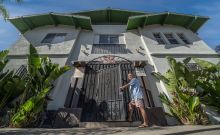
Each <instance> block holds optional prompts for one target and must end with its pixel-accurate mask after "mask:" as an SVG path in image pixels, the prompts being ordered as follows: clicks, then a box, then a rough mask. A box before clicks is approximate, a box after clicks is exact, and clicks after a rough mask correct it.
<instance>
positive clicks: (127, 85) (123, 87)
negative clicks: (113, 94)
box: [120, 83, 130, 90]
mask: <svg viewBox="0 0 220 135" xmlns="http://www.w3.org/2000/svg"><path fill="white" fill-rule="evenodd" d="M129 85H130V84H129V83H128V84H125V85H124V86H121V87H120V90H124V89H125V88H127V87H129Z"/></svg>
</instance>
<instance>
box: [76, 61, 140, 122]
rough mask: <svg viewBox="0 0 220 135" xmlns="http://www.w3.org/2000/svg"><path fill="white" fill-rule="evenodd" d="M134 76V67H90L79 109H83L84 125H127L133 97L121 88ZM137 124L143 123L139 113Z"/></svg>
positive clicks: (98, 64) (122, 64)
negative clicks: (108, 122)
mask: <svg viewBox="0 0 220 135" xmlns="http://www.w3.org/2000/svg"><path fill="white" fill-rule="evenodd" d="M129 72H133V73H134V67H133V66H132V64H131V63H127V62H124V63H117V64H116V63H115V64H103V63H92V64H91V63H90V64H87V65H86V70H85V76H84V82H83V86H82V90H81V94H80V99H79V104H78V107H81V108H83V112H82V119H81V121H87V122H88V121H93V122H94V121H125V120H126V117H127V109H128V106H127V105H128V102H129V101H130V95H129V92H128V90H126V91H125V92H120V91H119V87H120V86H122V85H124V84H126V83H128V80H127V74H128V73H129ZM134 120H139V115H138V112H137V110H135V112H134Z"/></svg>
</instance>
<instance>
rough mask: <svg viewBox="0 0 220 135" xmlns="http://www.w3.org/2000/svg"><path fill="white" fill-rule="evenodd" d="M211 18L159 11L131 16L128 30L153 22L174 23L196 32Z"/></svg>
mask: <svg viewBox="0 0 220 135" xmlns="http://www.w3.org/2000/svg"><path fill="white" fill-rule="evenodd" d="M208 19H209V18H208V17H201V16H193V15H184V14H176V13H170V12H166V13H159V14H149V15H139V16H132V17H129V19H128V23H127V30H131V29H136V28H138V27H144V26H147V25H152V24H161V25H164V24H172V25H178V26H182V27H184V28H187V29H190V30H192V31H193V32H196V31H197V30H198V29H199V28H200V27H201V26H202V25H203V24H204V23H205V22H206V21H207V20H208Z"/></svg>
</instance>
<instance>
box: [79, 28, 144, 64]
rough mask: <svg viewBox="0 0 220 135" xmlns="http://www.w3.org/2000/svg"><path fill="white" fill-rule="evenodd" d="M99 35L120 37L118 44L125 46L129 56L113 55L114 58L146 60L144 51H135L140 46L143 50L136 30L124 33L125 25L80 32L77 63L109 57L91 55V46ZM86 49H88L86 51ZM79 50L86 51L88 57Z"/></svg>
mask: <svg viewBox="0 0 220 135" xmlns="http://www.w3.org/2000/svg"><path fill="white" fill-rule="evenodd" d="M99 34H118V35H120V36H121V39H119V40H121V41H119V42H122V43H124V44H126V47H127V49H128V50H129V51H130V52H129V54H115V55H116V56H121V57H124V58H127V59H129V60H146V51H145V50H141V52H142V53H143V54H141V53H138V52H137V51H136V49H138V48H139V47H140V46H141V47H142V48H144V46H143V44H142V41H141V38H140V35H139V32H138V30H130V31H126V25H93V32H92V31H85V30H82V31H81V32H80V36H79V39H78V40H77V43H76V44H77V46H80V45H81V48H80V54H79V57H78V60H79V61H81V60H82V61H85V60H86V61H89V60H92V59H94V58H97V57H99V56H103V55H109V54H91V51H92V45H93V44H95V43H96V42H97V41H96V40H97V39H96V36H97V35H99ZM123 40H124V41H123ZM86 48H88V49H87V50H86ZM81 50H86V52H87V53H88V54H89V55H88V56H87V55H86V54H84V53H82V52H81Z"/></svg>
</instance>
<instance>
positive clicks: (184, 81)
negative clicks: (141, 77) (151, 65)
mask: <svg viewBox="0 0 220 135" xmlns="http://www.w3.org/2000/svg"><path fill="white" fill-rule="evenodd" d="M167 60H168V64H169V66H170V69H168V71H167V72H166V73H165V74H164V75H162V74H161V73H156V72H153V73H152V75H154V76H155V77H156V78H157V79H159V80H161V81H163V82H164V84H165V85H166V87H167V89H168V90H169V93H170V97H171V98H168V96H167V95H166V94H165V93H161V94H160V96H159V97H160V99H161V101H162V103H164V104H165V105H166V106H167V107H168V109H169V112H168V113H167V115H169V116H171V117H174V118H176V119H177V120H178V121H179V122H180V123H181V124H207V123H208V119H207V116H206V114H205V113H204V111H203V109H202V107H201V103H200V100H199V97H198V96H197V92H196V90H195V87H196V82H195V81H194V80H196V79H197V78H198V76H197V73H194V72H191V71H189V70H188V68H187V67H186V64H187V63H188V62H189V60H190V59H189V58H186V59H185V60H184V62H183V63H182V62H177V61H176V60H175V59H174V58H172V57H167Z"/></svg>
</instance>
